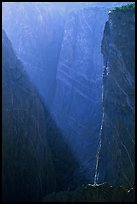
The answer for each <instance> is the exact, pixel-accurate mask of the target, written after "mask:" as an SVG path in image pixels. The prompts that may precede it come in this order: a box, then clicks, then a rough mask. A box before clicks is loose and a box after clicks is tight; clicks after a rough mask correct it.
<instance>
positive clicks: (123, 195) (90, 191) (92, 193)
mask: <svg viewBox="0 0 137 204" xmlns="http://www.w3.org/2000/svg"><path fill="white" fill-rule="evenodd" d="M134 191H135V189H134V188H131V189H130V190H128V189H125V188H123V187H112V186H109V185H108V184H107V183H104V184H100V185H98V186H94V185H91V184H89V185H83V186H81V187H79V188H77V189H76V190H75V191H70V192H67V191H64V192H59V193H52V194H50V195H47V196H46V197H45V198H43V200H42V202H134Z"/></svg>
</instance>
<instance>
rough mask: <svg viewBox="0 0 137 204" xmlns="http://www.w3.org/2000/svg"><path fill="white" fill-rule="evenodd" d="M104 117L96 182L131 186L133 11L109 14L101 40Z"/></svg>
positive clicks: (133, 158)
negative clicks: (97, 180)
mask: <svg viewBox="0 0 137 204" xmlns="http://www.w3.org/2000/svg"><path fill="white" fill-rule="evenodd" d="M102 54H103V58H104V73H103V118H102V127H101V128H102V130H101V131H102V132H101V141H100V147H99V148H100V153H99V171H98V173H99V175H98V176H99V178H98V179H99V182H102V181H107V182H109V183H110V184H111V185H124V186H130V187H131V186H132V185H133V184H134V179H135V78H134V76H135V9H134V8H131V7H128V6H127V7H124V8H123V9H122V8H121V9H115V10H112V11H111V12H110V13H109V20H108V21H107V23H106V26H105V30H104V35H103V40H102Z"/></svg>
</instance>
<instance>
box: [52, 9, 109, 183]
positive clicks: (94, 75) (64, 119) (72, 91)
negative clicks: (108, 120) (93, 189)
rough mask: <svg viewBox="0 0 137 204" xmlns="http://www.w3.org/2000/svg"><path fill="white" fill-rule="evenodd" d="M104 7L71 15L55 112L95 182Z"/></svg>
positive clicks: (83, 169)
mask: <svg viewBox="0 0 137 204" xmlns="http://www.w3.org/2000/svg"><path fill="white" fill-rule="evenodd" d="M107 13H108V10H107V9H105V8H83V9H80V10H78V11H73V12H72V13H70V14H69V16H68V19H67V22H66V24H65V28H64V38H63V41H62V46H61V52H60V57H59V60H58V67H57V75H56V92H55V97H54V102H53V107H52V114H53V118H54V119H55V121H57V124H58V126H59V127H60V129H61V131H62V133H63V134H64V137H65V138H66V140H67V142H68V143H69V145H70V146H71V148H72V150H73V152H74V155H76V157H77V159H78V161H79V163H80V169H79V171H80V172H81V173H82V174H83V173H84V174H85V175H86V177H87V181H84V182H93V178H94V172H95V163H96V150H97V145H98V140H99V131H100V126H101V116H102V101H101V96H102V66H103V59H102V55H101V46H100V45H101V39H102V35H103V29H104V25H105V22H106V20H107Z"/></svg>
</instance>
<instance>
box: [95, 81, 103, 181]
mask: <svg viewBox="0 0 137 204" xmlns="http://www.w3.org/2000/svg"><path fill="white" fill-rule="evenodd" d="M103 93H104V87H103V84H102V104H103ZM103 122H104V107H103V108H102V121H101V127H100V133H99V144H98V148H97V154H96V167H95V176H94V185H96V184H97V182H98V177H99V172H98V166H99V155H100V150H101V144H102V141H101V135H102V128H103Z"/></svg>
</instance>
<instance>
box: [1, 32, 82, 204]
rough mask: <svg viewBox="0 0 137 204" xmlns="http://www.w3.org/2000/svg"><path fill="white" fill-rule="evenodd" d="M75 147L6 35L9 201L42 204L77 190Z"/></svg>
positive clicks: (5, 166) (5, 142) (4, 80)
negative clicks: (50, 195) (50, 197)
mask: <svg viewBox="0 0 137 204" xmlns="http://www.w3.org/2000/svg"><path fill="white" fill-rule="evenodd" d="M76 168H78V164H77V161H76V160H75V158H74V157H73V155H72V153H71V150H70V148H69V147H68V145H67V143H66V142H65V140H64V138H63V137H62V135H61V132H60V131H59V129H58V128H57V126H56V123H55V122H54V121H53V119H52V118H51V116H50V114H49V112H48V111H47V109H46V108H45V106H44V105H43V102H42V101H41V99H40V97H39V95H38V94H37V93H36V90H35V89H34V87H33V85H32V84H31V82H30V80H29V78H28V76H27V74H26V72H25V70H24V68H23V65H22V63H21V62H20V60H18V59H17V57H16V56H15V53H14V51H13V49H12V45H11V43H10V41H9V40H8V38H7V36H6V34H5V32H4V31H3V32H2V183H3V185H2V191H3V201H4V202H9V201H10V202H15V201H18V202H20V201H22V202H23V201H24V202H27V201H38V200H39V199H41V198H42V197H43V196H44V195H45V194H47V193H50V192H53V191H61V190H67V189H68V187H69V186H71V185H72V186H75V185H76V183H77V181H76V179H75V178H74V175H73V174H74V171H75V169H76Z"/></svg>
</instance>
